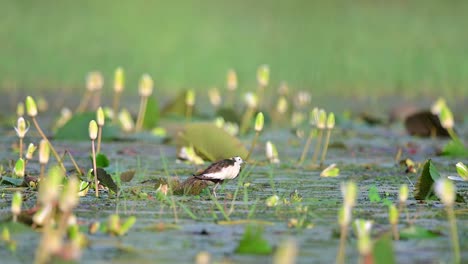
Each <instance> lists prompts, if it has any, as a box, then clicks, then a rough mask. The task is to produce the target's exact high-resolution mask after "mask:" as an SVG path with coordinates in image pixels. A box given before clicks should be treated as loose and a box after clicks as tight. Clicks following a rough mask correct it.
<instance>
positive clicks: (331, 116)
mask: <svg viewBox="0 0 468 264" xmlns="http://www.w3.org/2000/svg"><path fill="white" fill-rule="evenodd" d="M334 127H335V114H333V112H330V113H329V114H328V118H327V129H333V128H334Z"/></svg>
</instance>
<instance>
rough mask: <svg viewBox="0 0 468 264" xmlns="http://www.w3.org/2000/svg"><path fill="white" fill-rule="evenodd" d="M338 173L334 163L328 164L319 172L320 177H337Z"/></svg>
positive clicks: (338, 170)
mask: <svg viewBox="0 0 468 264" xmlns="http://www.w3.org/2000/svg"><path fill="white" fill-rule="evenodd" d="M338 175H340V169H339V168H338V167H336V164H335V163H332V164H330V166H328V167H326V168H325V169H324V170H323V171H322V172H321V173H320V177H337V176H338Z"/></svg>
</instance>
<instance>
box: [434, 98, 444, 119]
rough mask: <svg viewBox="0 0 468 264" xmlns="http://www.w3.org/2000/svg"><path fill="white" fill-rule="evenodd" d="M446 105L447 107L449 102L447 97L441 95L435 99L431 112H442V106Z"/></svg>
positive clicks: (435, 113)
mask: <svg viewBox="0 0 468 264" xmlns="http://www.w3.org/2000/svg"><path fill="white" fill-rule="evenodd" d="M445 107H447V103H446V102H445V99H444V98H442V97H441V98H439V99H437V101H435V103H434V104H433V105H432V107H431V112H432V113H433V114H434V115H439V114H440V112H441V111H442V108H445Z"/></svg>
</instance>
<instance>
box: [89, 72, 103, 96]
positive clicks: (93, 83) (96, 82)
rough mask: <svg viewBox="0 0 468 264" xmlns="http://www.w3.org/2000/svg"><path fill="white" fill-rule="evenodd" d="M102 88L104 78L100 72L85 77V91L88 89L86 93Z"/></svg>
mask: <svg viewBox="0 0 468 264" xmlns="http://www.w3.org/2000/svg"><path fill="white" fill-rule="evenodd" d="M102 86H104V78H103V77H102V74H101V73H100V72H98V71H94V72H90V73H88V75H87V76H86V89H88V91H90V92H92V91H97V90H101V89H102Z"/></svg>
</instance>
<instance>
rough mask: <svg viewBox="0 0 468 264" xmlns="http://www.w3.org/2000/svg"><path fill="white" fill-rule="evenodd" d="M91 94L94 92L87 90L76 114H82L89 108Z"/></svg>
mask: <svg viewBox="0 0 468 264" xmlns="http://www.w3.org/2000/svg"><path fill="white" fill-rule="evenodd" d="M91 94H92V92H90V91H88V90H86V92H85V94H84V95H83V98H82V99H81V102H80V104H79V105H78V107H77V108H76V110H75V112H77V113H81V112H84V111H85V110H86V107H87V106H88V103H89V100H90V99H91Z"/></svg>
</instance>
